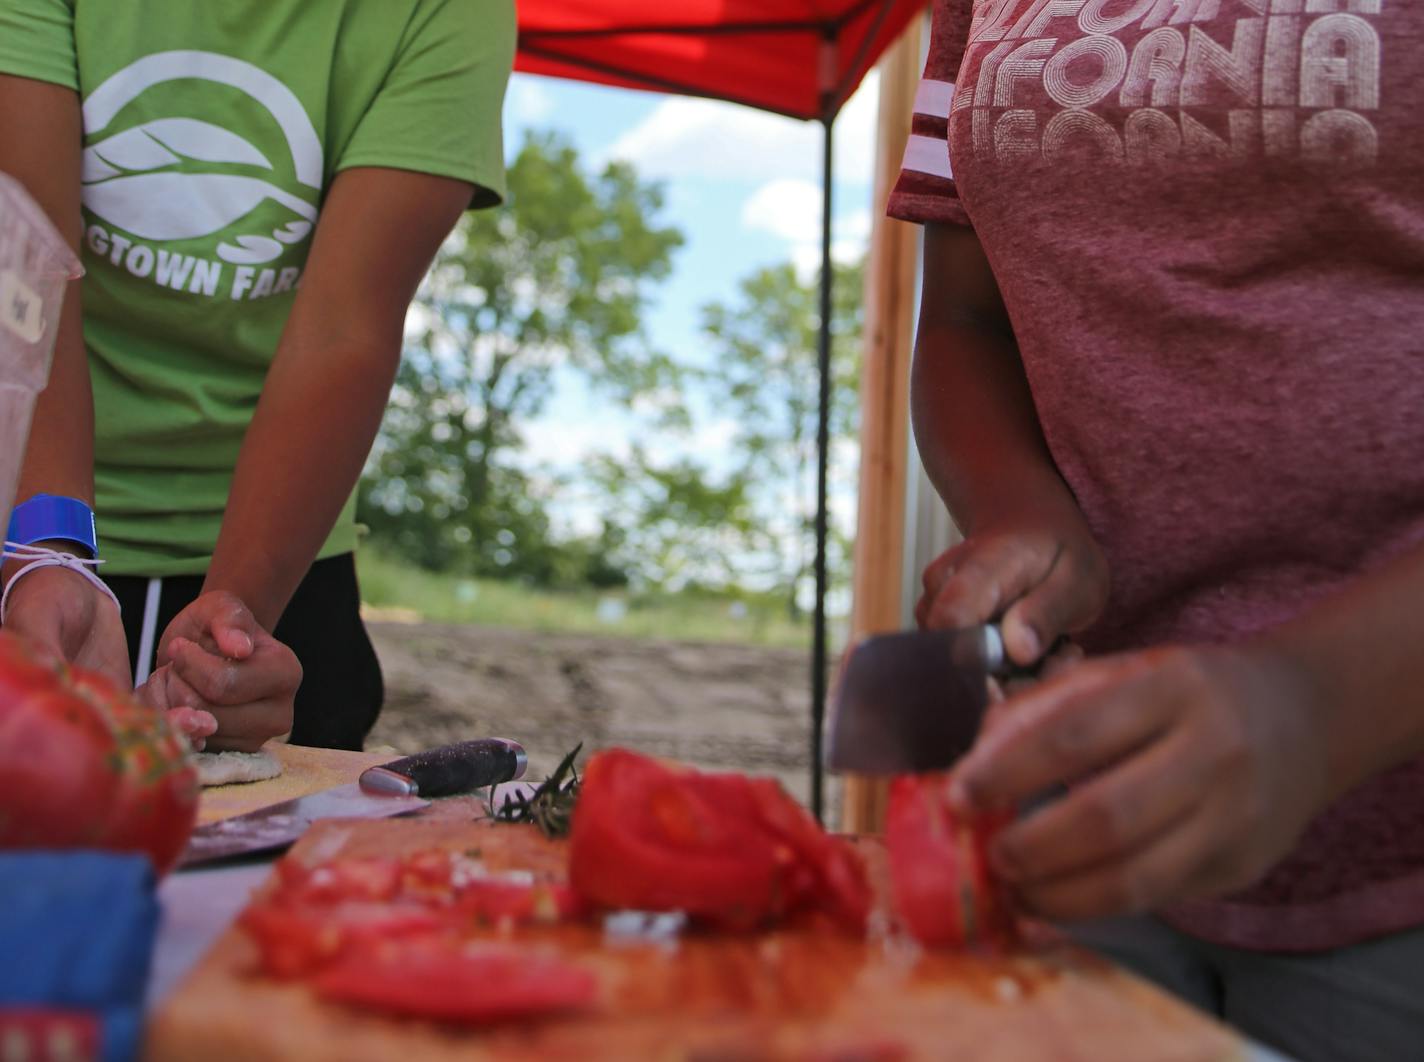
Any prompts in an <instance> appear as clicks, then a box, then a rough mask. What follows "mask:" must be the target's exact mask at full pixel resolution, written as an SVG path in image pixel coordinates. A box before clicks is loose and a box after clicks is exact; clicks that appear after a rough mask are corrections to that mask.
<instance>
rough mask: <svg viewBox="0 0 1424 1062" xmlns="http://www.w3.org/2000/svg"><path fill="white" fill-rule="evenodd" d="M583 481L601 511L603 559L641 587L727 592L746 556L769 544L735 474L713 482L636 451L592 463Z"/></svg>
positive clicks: (682, 462)
mask: <svg viewBox="0 0 1424 1062" xmlns="http://www.w3.org/2000/svg"><path fill="white" fill-rule="evenodd" d="M585 477H586V479H587V481H588V482H589V483H590V484H591V485H592V486H593V487H594V489H595V492H596V496H597V498H598V500H599V503H600V504H601V505H602V506H603V507H604V516H603V532H602V534H601V535H600V538H599V540H600V542H601V543H602V547H603V548H602V553H603V554H604V555H605V556H606V557H607V558H608V559H609V560H610V561H611V562H612V563H613V564H614V566H615V567H617V568H618V569H619V570H622V571H625V572H628V573H630V574H632V575H633V576H634V577H635V578H637V579H638V581H639V582H642V583H644V584H647V585H652V586H657V587H659V588H660V589H664V590H672V591H677V590H680V589H683V588H685V587H688V586H693V585H699V586H708V587H717V588H727V587H734V586H737V585H738V584H740V583H741V582H742V580H743V578H744V576H745V575H746V572H745V570H744V565H745V563H746V558H747V557H748V556H751V555H754V554H755V553H756V552H758V551H760V550H764V549H765V548H766V546H767V545H768V540H767V536H766V533H765V531H764V530H763V529H762V527H761V522H760V520H759V518H758V515H757V513H756V510H755V507H754V505H753V502H752V494H753V491H752V484H751V483H750V482H749V481H748V479H747V477H746V476H745V475H743V474H741V473H733V474H731V475H729V476H727V477H725V478H724V479H723V480H722V481H721V482H718V481H717V480H715V479H714V478H713V476H712V475H711V474H710V473H709V472H708V471H707V469H706V468H704V467H703V466H702V465H700V464H699V463H698V462H696V461H694V460H692V459H690V458H686V457H681V458H677V459H674V460H671V461H666V462H662V463H659V462H657V461H654V460H653V459H652V458H650V457H649V455H648V453H647V452H646V451H645V450H644V449H643V448H642V447H641V446H635V447H634V448H633V451H632V453H631V454H630V455H629V456H628V457H621V458H613V457H608V456H606V455H605V456H600V457H596V458H593V459H591V460H590V461H589V462H587V464H586V468H585Z"/></svg>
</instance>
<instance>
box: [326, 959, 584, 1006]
mask: <svg viewBox="0 0 1424 1062" xmlns="http://www.w3.org/2000/svg"><path fill="white" fill-rule="evenodd" d="M314 987H315V989H316V992H317V994H318V995H319V996H321V997H322V998H324V999H329V1000H333V1001H336V1002H340V1003H350V1004H355V1005H358V1006H362V1007H372V1008H375V1009H378V1010H383V1011H386V1012H389V1013H392V1014H401V1015H405V1016H408V1017H417V1018H433V1019H436V1020H440V1021H452V1022H462V1023H469V1024H478V1025H482V1024H491V1023H494V1022H499V1021H507V1020H511V1019H518V1018H527V1017H533V1016H536V1015H543V1014H550V1013H557V1012H560V1011H568V1010H580V1009H584V1008H587V1007H589V1006H591V1005H592V1004H593V1003H594V1002H595V1000H596V999H597V996H598V982H597V980H596V979H595V977H594V976H593V974H592V973H590V972H589V971H588V970H586V969H583V968H582V967H579V966H575V965H573V964H571V963H567V962H563V961H560V960H558V959H553V958H548V957H545V956H539V955H530V954H527V953H524V952H520V951H513V950H507V949H489V948H468V947H467V948H458V947H451V946H446V945H440V944H434V945H428V946H418V945H411V946H400V945H397V946H380V945H377V946H373V947H367V948H361V949H359V950H355V951H353V952H351V953H350V954H349V955H348V956H346V957H344V958H343V959H342V961H340V962H339V963H337V964H336V965H335V966H333V967H332V968H331V969H329V970H327V971H325V972H324V973H322V974H321V975H320V976H318V977H317V978H316V980H315V982H314Z"/></svg>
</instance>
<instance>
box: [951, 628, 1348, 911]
mask: <svg viewBox="0 0 1424 1062" xmlns="http://www.w3.org/2000/svg"><path fill="white" fill-rule="evenodd" d="M1310 705H1311V698H1310V696H1309V691H1308V690H1307V689H1305V688H1304V686H1303V680H1302V679H1301V677H1300V676H1299V674H1298V673H1297V672H1296V671H1295V670H1294V669H1293V668H1291V667H1290V666H1288V665H1287V664H1286V663H1284V662H1283V661H1282V660H1281V659H1278V658H1277V657H1275V656H1272V655H1270V654H1268V653H1266V652H1265V651H1262V650H1258V651H1245V650H1227V649H1160V650H1153V651H1149V652H1141V653H1133V654H1128V655H1123V656H1117V657H1109V658H1104V659H1101V660H1090V661H1087V662H1084V663H1081V664H1079V665H1078V666H1077V667H1075V668H1074V669H1072V670H1071V671H1070V672H1068V673H1066V674H1064V675H1062V676H1060V677H1058V678H1056V679H1053V680H1050V681H1046V682H1044V683H1043V684H1042V685H1041V686H1039V687H1038V688H1036V689H1034V690H1032V691H1030V692H1028V693H1025V694H1023V695H1021V696H1018V697H1016V698H1014V699H1013V700H1011V701H1010V702H1008V704H1007V705H1006V710H1005V711H1004V712H1002V713H1000V717H999V719H998V722H997V725H996V726H995V727H993V728H992V729H990V730H988V731H986V732H985V733H984V734H983V735H982V736H981V738H980V740H979V743H978V744H977V745H976V746H975V748H974V749H973V750H972V751H971V752H970V753H969V755H968V756H967V757H966V758H965V759H964V760H963V761H962V762H961V764H960V765H959V767H958V768H957V770H956V798H957V803H958V804H959V805H960V806H961V807H965V808H970V809H980V810H983V809H1004V808H1012V807H1015V806H1016V805H1018V804H1020V803H1021V802H1023V801H1025V800H1028V799H1029V798H1031V797H1034V796H1035V795H1037V794H1040V793H1043V792H1044V791H1046V790H1048V789H1049V788H1050V787H1052V786H1054V785H1057V784H1067V785H1070V786H1072V788H1071V789H1070V790H1069V792H1068V794H1067V795H1066V796H1064V797H1063V798H1062V799H1060V800H1057V801H1056V802H1053V803H1051V804H1048V805H1045V806H1043V807H1040V808H1039V809H1038V810H1036V811H1034V812H1033V813H1032V814H1030V815H1029V816H1028V817H1026V818H1024V819H1022V820H1020V821H1019V822H1017V823H1015V824H1014V825H1012V826H1010V827H1008V828H1007V829H1005V830H1004V831H1003V833H1002V834H1000V836H999V837H998V839H997V841H996V842H995V843H994V845H993V848H992V857H993V860H994V865H995V866H996V868H997V869H998V871H999V873H1000V874H1001V875H1003V877H1004V878H1005V879H1007V880H1008V881H1009V882H1010V883H1011V884H1012V885H1013V886H1014V887H1015V890H1016V892H1017V894H1018V896H1019V897H1020V898H1021V899H1022V901H1023V902H1024V904H1025V905H1026V906H1027V907H1028V908H1029V909H1030V910H1032V911H1034V912H1036V913H1038V914H1041V915H1044V916H1047V917H1051V918H1057V919H1083V918H1095V917H1102V916H1107V915H1114V914H1122V913H1129V912H1138V911H1145V910H1151V909H1156V908H1159V907H1162V906H1164V905H1167V904H1170V903H1172V902H1175V901H1178V900H1183V899H1187V898H1192V897H1198V896H1207V895H1216V894H1220V893H1224V892H1229V891H1231V890H1234V889H1237V888H1241V887H1244V886H1246V885H1249V884H1251V883H1252V882H1253V881H1254V880H1256V879H1257V878H1259V877H1260V876H1261V875H1262V874H1263V873H1264V872H1265V871H1266V870H1268V869H1269V868H1270V867H1271V865H1272V864H1274V863H1275V862H1276V861H1277V860H1279V859H1280V858H1281V857H1283V856H1284V855H1285V854H1286V853H1287V852H1288V851H1289V849H1290V847H1291V845H1292V843H1293V842H1294V841H1295V839H1296V838H1297V837H1298V836H1299V834H1300V832H1301V831H1302V830H1303V829H1304V828H1305V826H1306V824H1307V823H1308V822H1309V821H1310V819H1311V818H1312V817H1313V816H1314V815H1315V814H1316V813H1318V812H1319V811H1320V810H1321V809H1322V808H1323V807H1324V806H1325V804H1326V803H1327V802H1328V799H1329V796H1330V794H1329V792H1328V784H1327V781H1326V779H1327V777H1328V763H1327V760H1328V757H1327V750H1326V748H1325V747H1324V746H1325V739H1324V736H1323V732H1322V731H1321V729H1320V728H1319V727H1317V726H1316V725H1315V721H1314V720H1313V718H1312V714H1311V711H1310Z"/></svg>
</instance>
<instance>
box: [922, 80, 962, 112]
mask: <svg viewBox="0 0 1424 1062" xmlns="http://www.w3.org/2000/svg"><path fill="white" fill-rule="evenodd" d="M953 99H954V82H953V81H932V80H930V79H929V78H924V79H923V80H922V81H921V82H920V87H919V88H917V89H916V90H915V113H916V114H923V115H924V116H925V117H927V118H948V117H949V104H950V101H951V100H953Z"/></svg>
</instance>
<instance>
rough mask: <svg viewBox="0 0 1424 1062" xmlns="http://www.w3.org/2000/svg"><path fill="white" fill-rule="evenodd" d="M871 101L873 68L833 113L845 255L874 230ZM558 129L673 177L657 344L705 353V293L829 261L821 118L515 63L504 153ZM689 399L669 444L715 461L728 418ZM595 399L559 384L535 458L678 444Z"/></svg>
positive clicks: (840, 241) (540, 427) (845, 501)
mask: <svg viewBox="0 0 1424 1062" xmlns="http://www.w3.org/2000/svg"><path fill="white" fill-rule="evenodd" d="M875 108H876V86H875V83H874V80H873V75H872V79H871V80H870V81H868V82H867V84H865V85H864V86H862V88H861V91H860V92H858V93H857V95H856V96H855V97H854V98H853V99H852V100H851V101H850V102H849V103H848V104H847V106H846V108H845V110H844V111H843V112H842V115H841V117H840V119H839V120H838V121H837V124H836V160H835V177H836V181H835V189H834V193H833V197H832V202H833V206H834V211H835V225H834V226H833V234H834V243H835V247H836V252H837V257H841V258H848V257H854V256H856V255H858V254H860V253H863V251H864V249H865V245H866V241H867V239H868V237H869V231H870V200H871V180H872V163H873V155H874V122H875ZM550 128H552V129H557V130H559V131H560V132H562V133H563V134H565V135H566V136H567V137H569V138H570V139H571V140H572V141H573V142H574V144H575V145H576V146H577V147H578V148H579V150H580V154H581V155H582V156H583V157H584V158H585V159H586V160H587V162H588V163H589V165H590V166H597V165H599V164H601V163H602V162H604V161H606V160H607V159H610V158H615V157H616V158H622V159H626V160H627V161H629V162H631V163H633V164H634V166H635V167H636V168H637V170H638V172H639V173H640V174H642V175H643V176H644V177H648V178H656V179H658V180H661V181H663V182H664V186H665V188H666V192H667V209H666V211H665V213H664V219H665V220H666V221H668V222H671V223H672V224H675V225H676V226H677V227H678V228H680V229H681V230H682V231H683V233H684V235H685V237H686V243H685V244H684V246H683V247H682V249H681V250H680V251H679V252H678V254H677V257H676V259H675V263H674V272H673V275H672V277H671V279H670V280H669V281H668V282H666V283H664V284H663V285H661V286H659V287H658V289H657V291H656V295H655V301H654V304H653V307H652V310H651V313H650V315H649V317H648V320H647V326H648V329H649V332H650V333H651V337H652V339H653V342H654V343H655V344H656V345H657V346H658V347H660V348H661V349H664V350H668V351H671V352H675V353H677V354H678V355H679V356H680V357H682V358H684V359H686V360H689V361H693V362H696V361H698V360H700V359H701V358H702V357H703V355H704V351H705V344H704V341H703V340H702V337H701V335H700V332H699V328H698V324H699V321H700V319H701V312H700V308H701V307H702V306H703V305H704V304H706V303H708V302H710V301H713V300H730V299H733V298H734V296H735V292H736V285H737V283H738V281H739V280H740V279H741V278H742V277H744V276H746V275H747V274H748V273H750V272H751V271H753V270H754V269H756V268H758V267H760V266H764V265H771V264H775V263H779V262H785V261H788V260H792V261H795V262H796V263H797V264H798V267H800V268H801V269H803V270H805V271H807V272H809V271H811V270H813V269H814V268H815V266H816V264H817V262H818V261H819V240H820V210H821V202H820V191H819V185H820V165H821V130H820V126H819V125H817V124H815V123H805V122H798V121H794V120H792V119H788V118H780V117H776V116H774V115H769V114H764V113H761V112H758V111H753V110H750V109H748V108H745V107H739V106H736V105H733V104H726V103H717V102H713V101H709V100H698V99H688V98H682V97H670V96H662V95H656V94H651V93H643V92H633V91H628V90H623V89H613V88H606V87H602V86H597V85H587V84H582V83H578V82H567V81H560V80H557V79H552V78H541V77H534V76H530V75H523V74H516V75H515V76H514V78H513V80H512V81H511V83H510V88H509V94H508V96H507V99H506V105H505V135H506V150H507V153H508V154H509V155H510V156H512V155H513V154H514V153H515V152H516V151H517V150H518V149H519V146H520V144H521V143H522V142H523V140H524V135H525V133H526V132H527V131H528V130H530V129H550ZM693 405H694V408H693V412H694V416H695V418H696V421H697V430H696V432H695V433H694V435H693V436H692V437H690V438H688V439H686V440H683V441H682V442H680V443H672V445H673V448H674V449H685V450H688V451H694V452H696V453H697V454H698V455H699V457H700V458H701V459H703V460H709V459H711V460H712V462H713V463H714V465H715V459H716V453H717V450H718V448H719V446H720V447H723V448H725V445H726V440H727V438H728V437H729V435H730V432H731V430H732V426H731V424H730V423H728V422H727V421H726V420H725V419H724V418H721V417H719V416H718V415H717V413H716V411H715V410H710V409H708V408H706V406H705V404H704V403H701V402H700V401H698V400H697V398H696V396H694V402H693ZM595 410H596V407H595V406H593V404H592V403H591V402H590V400H589V396H588V393H587V391H586V390H585V388H583V387H582V386H581V385H580V384H579V383H578V382H577V381H575V380H563V381H561V383H560V386H559V389H558V392H557V394H556V395H555V397H554V400H553V401H552V402H551V403H550V405H549V408H548V409H547V410H546V412H545V414H544V416H542V417H541V418H540V419H539V420H538V421H537V422H535V423H533V424H531V425H530V426H529V430H528V431H527V432H526V440H527V443H528V445H529V450H530V457H531V459H533V460H535V461H537V462H539V463H541V464H543V465H545V466H548V467H552V468H557V469H560V470H565V471H566V470H569V469H572V468H573V467H574V466H576V465H577V463H578V461H579V459H580V458H581V457H583V456H584V455H585V454H587V453H589V452H591V451H593V450H598V451H601V452H612V453H615V454H616V453H618V452H619V451H620V450H622V449H624V448H626V446H627V445H628V443H629V442H630V441H631V439H632V438H633V437H634V436H635V435H641V437H642V438H643V439H644V440H645V442H648V443H650V444H652V445H653V446H658V445H660V444H668V443H670V442H671V440H666V439H659V438H653V437H650V436H649V435H648V433H647V432H646V431H644V430H643V429H641V428H640V426H639V425H638V424H637V423H636V422H635V421H634V420H633V419H632V418H630V417H627V416H609V415H608V414H606V413H599V412H595ZM842 471H843V472H844V473H845V474H849V473H850V472H851V471H853V470H842ZM838 478H841V477H838ZM836 494H837V498H836V509H837V510H838V511H840V513H841V514H843V516H847V517H848V516H849V515H850V512H849V509H850V504H851V503H850V496H849V494H848V492H847V491H845V490H844V489H838V490H837V491H836ZM559 509H560V510H561V512H560V515H561V516H562V518H563V519H564V520H565V521H567V522H568V523H569V524H570V525H572V526H578V525H580V524H583V523H584V520H583V519H582V516H583V514H582V513H581V512H580V507H579V506H578V504H577V502H576V500H575V499H572V498H570V499H569V500H568V502H567V503H566V504H565V505H562V506H560V507H559Z"/></svg>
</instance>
